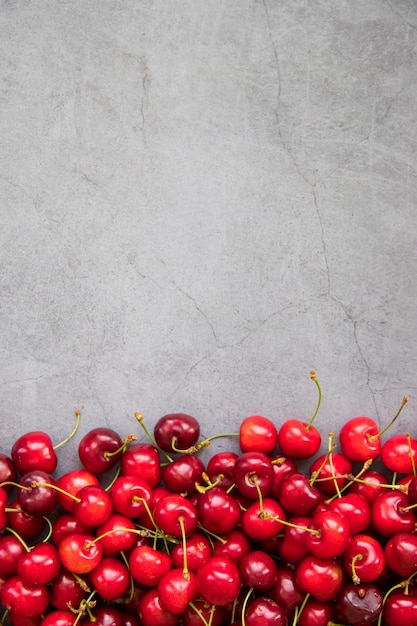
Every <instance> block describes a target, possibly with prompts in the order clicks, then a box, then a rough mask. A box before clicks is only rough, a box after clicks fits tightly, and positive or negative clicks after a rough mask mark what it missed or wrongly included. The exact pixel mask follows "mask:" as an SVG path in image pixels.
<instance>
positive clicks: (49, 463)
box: [11, 430, 58, 474]
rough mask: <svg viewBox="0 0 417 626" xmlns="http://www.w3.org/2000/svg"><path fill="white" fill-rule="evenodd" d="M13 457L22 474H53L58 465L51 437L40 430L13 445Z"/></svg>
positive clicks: (20, 438)
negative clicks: (33, 472)
mask: <svg viewBox="0 0 417 626" xmlns="http://www.w3.org/2000/svg"><path fill="white" fill-rule="evenodd" d="M11 457H12V460H13V463H14V464H15V467H16V469H17V471H18V472H19V473H20V474H26V473H27V472H31V471H32V470H38V471H42V472H46V473H47V474H52V472H54V471H55V469H56V466H57V464H58V458H57V455H56V453H55V450H54V447H53V444H52V441H51V438H50V436H49V435H48V434H47V433H45V432H43V431H40V430H34V431H31V432H28V433H25V434H24V435H22V436H21V437H19V439H17V440H16V441H15V443H14V444H13V447H12V450H11Z"/></svg>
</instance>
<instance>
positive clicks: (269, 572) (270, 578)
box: [239, 550, 277, 592]
mask: <svg viewBox="0 0 417 626" xmlns="http://www.w3.org/2000/svg"><path fill="white" fill-rule="evenodd" d="M239 572H240V578H241V581H242V584H243V585H246V586H247V587H252V588H253V589H256V590H257V591H262V592H266V591H269V590H270V589H272V587H273V586H274V585H275V583H276V581H277V566H276V564H275V561H274V559H273V558H272V557H271V556H270V555H269V554H267V553H266V552H263V551H262V550H252V552H249V553H248V554H247V555H246V556H244V557H243V559H242V560H241V562H240V564H239Z"/></svg>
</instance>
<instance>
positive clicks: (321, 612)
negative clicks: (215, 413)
mask: <svg viewBox="0 0 417 626" xmlns="http://www.w3.org/2000/svg"><path fill="white" fill-rule="evenodd" d="M311 378H312V380H313V381H314V382H315V383H316V385H317V388H318V391H319V400H318V403H317V407H316V410H315V412H314V415H313V417H312V418H311V420H310V421H309V422H304V421H302V420H298V419H291V420H287V421H286V422H284V423H283V424H282V425H281V426H280V427H279V428H277V427H276V425H275V424H274V423H273V422H272V421H271V420H270V419H268V418H266V417H263V416H260V415H253V416H250V417H248V418H246V419H244V420H243V421H242V423H241V425H240V430H239V432H238V433H230V434H229V435H228V436H233V435H235V436H237V437H238V441H239V453H237V452H234V451H231V450H224V451H220V452H217V453H215V454H213V455H212V456H211V458H210V459H209V461H208V462H207V464H205V463H203V461H202V460H201V455H200V456H199V454H198V453H199V451H200V450H202V449H203V448H204V447H206V446H207V445H209V443H210V441H211V440H212V439H214V438H216V437H219V436H226V435H215V436H213V437H211V438H209V439H206V440H204V441H200V426H199V423H198V421H197V420H196V419H195V418H194V417H192V416H190V415H186V414H184V413H173V414H170V415H165V416H164V417H162V418H161V419H160V420H159V421H158V422H157V423H156V425H155V427H154V429H153V434H152V433H150V432H149V430H148V428H147V427H146V425H145V423H144V420H143V418H142V416H141V415H140V414H136V418H137V420H138V422H139V423H140V424H141V426H142V427H143V429H144V431H145V432H146V434H147V436H148V437H149V440H147V441H144V442H139V441H138V440H137V438H136V437H135V436H133V435H129V436H128V437H127V438H126V439H125V440H124V441H123V440H122V439H121V437H120V436H119V434H118V433H117V432H115V431H114V430H112V429H110V428H107V427H97V428H94V429H92V430H91V431H89V432H88V433H87V434H86V435H85V436H84V437H83V438H82V439H81V440H80V443H79V446H78V456H79V460H80V464H81V467H78V468H77V469H74V470H72V471H69V472H67V473H65V474H62V475H60V476H56V468H57V461H58V459H57V454H56V449H57V448H58V447H59V446H60V445H62V444H63V443H65V442H61V443H60V444H58V445H55V446H53V444H52V442H51V440H50V437H49V436H48V435H47V433H45V432H41V431H35V432H28V433H26V434H24V435H23V436H21V437H20V438H19V439H18V440H17V441H16V442H15V444H14V445H13V447H12V450H11V454H10V456H7V455H6V454H0V531H1V536H0V600H1V604H2V605H3V617H2V623H5V622H6V621H9V622H10V623H11V624H12V625H13V626H76V625H77V624H79V625H80V626H87V625H88V626H93V625H94V626H171V625H172V626H176V625H179V624H183V625H184V626H220V625H223V624H224V625H233V626H237V625H241V626H287V625H288V626H295V625H298V626H337V625H339V624H346V625H347V624H350V625H355V626H365V625H366V624H371V623H377V624H378V625H379V626H382V625H384V626H398V624H400V623H404V624H407V626H416V625H417V584H415V582H416V581H417V534H416V532H415V529H416V518H415V508H416V507H417V473H416V466H415V460H416V456H417V440H415V439H414V438H413V437H411V436H410V435H409V434H396V435H393V436H391V437H389V438H386V440H385V441H384V442H382V436H383V435H384V434H385V432H386V430H387V429H384V430H383V431H381V432H379V431H378V426H377V424H376V422H375V421H374V420H372V419H370V418H368V417H355V418H353V419H351V420H350V421H348V422H346V423H345V424H344V426H343V427H342V428H341V430H340V432H339V434H338V441H336V435H335V433H331V434H330V435H329V437H328V446H327V451H326V452H324V453H323V452H322V450H321V446H322V439H321V436H320V433H319V431H318V430H317V429H316V427H315V426H314V425H313V421H314V419H315V417H316V415H317V412H318V409H319V406H320V400H321V389H320V385H319V383H318V381H317V378H316V376H315V374H314V372H312V373H311ZM406 401H407V399H406V398H404V400H403V403H402V405H401V407H400V409H399V411H398V413H397V415H396V416H395V417H394V419H393V420H392V422H391V424H392V423H393V422H394V421H395V420H396V418H397V417H398V415H399V414H400V412H401V410H402V408H403V406H404V405H405V403H406ZM76 416H77V425H78V423H79V418H80V415H79V412H78V411H77V412H76ZM391 424H390V425H391ZM390 425H389V426H390ZM387 428H388V427H387ZM75 429H76V428H75ZM75 429H74V432H75ZM72 435H73V433H72V434H71V436H72ZM71 436H70V437H71ZM70 437H69V438H70ZM69 438H67V440H68V439H69ZM67 440H65V441H67ZM374 461H376V462H377V464H378V463H379V465H380V467H379V468H378V469H375V466H373V467H371V464H372V463H373V462H374ZM306 463H309V464H310V466H309V469H308V470H306V469H302V466H305V464H306ZM111 468H114V475H113V477H112V479H111V482H110V484H108V485H106V486H104V485H103V484H101V483H102V477H103V476H107V475H108V474H107V472H108V470H110V469H111Z"/></svg>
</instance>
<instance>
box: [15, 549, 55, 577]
mask: <svg viewBox="0 0 417 626" xmlns="http://www.w3.org/2000/svg"><path fill="white" fill-rule="evenodd" d="M59 570H60V561H59V556H58V551H57V549H56V548H55V546H53V545H52V544H50V543H45V542H41V543H38V544H36V545H35V546H34V547H33V548H32V549H31V551H30V552H28V553H27V554H22V556H21V557H20V558H19V560H18V562H17V573H18V575H19V576H20V578H21V580H22V581H23V583H24V584H26V585H29V586H30V585H47V584H48V583H50V582H51V581H52V580H53V579H54V578H55V577H56V576H57V575H58V573H59Z"/></svg>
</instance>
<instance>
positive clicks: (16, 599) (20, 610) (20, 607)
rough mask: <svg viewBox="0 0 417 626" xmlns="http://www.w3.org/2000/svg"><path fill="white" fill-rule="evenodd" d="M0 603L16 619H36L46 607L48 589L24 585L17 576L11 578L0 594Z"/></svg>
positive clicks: (42, 586)
mask: <svg viewBox="0 0 417 626" xmlns="http://www.w3.org/2000/svg"><path fill="white" fill-rule="evenodd" d="M1 603H2V604H3V606H4V607H6V609H7V610H8V611H11V612H13V613H14V614H15V615H17V616H18V617H25V618H28V617H37V616H38V615H42V613H44V612H45V611H46V609H47V607H48V604H49V594H48V589H47V587H46V586H45V585H30V586H29V585H26V584H25V583H24V582H23V581H22V579H21V578H20V577H19V576H11V577H10V578H8V580H7V581H6V583H5V585H4V587H3V590H2V592H1Z"/></svg>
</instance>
